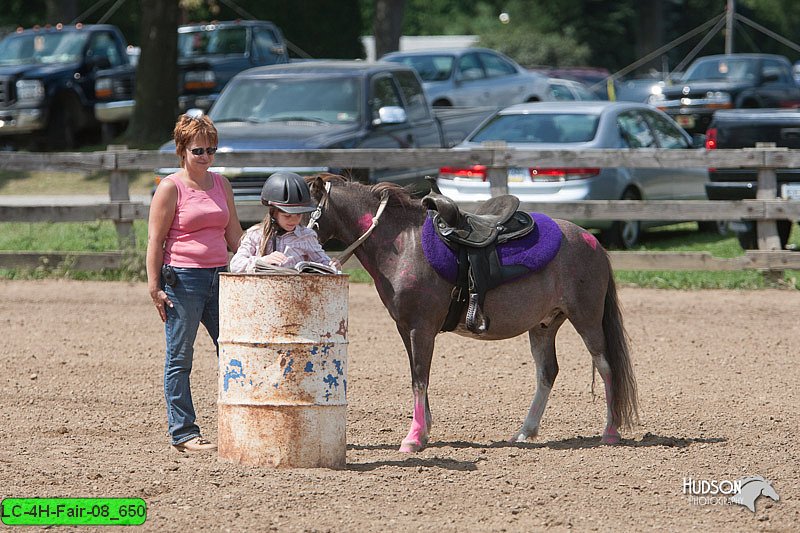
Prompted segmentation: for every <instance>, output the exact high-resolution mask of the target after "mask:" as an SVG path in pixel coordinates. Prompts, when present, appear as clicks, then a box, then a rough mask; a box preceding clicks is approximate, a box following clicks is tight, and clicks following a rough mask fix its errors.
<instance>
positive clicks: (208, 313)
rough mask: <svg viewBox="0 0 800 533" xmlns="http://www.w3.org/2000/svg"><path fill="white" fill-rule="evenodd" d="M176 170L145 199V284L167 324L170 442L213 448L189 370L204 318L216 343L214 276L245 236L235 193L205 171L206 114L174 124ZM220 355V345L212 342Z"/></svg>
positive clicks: (212, 135)
mask: <svg viewBox="0 0 800 533" xmlns="http://www.w3.org/2000/svg"><path fill="white" fill-rule="evenodd" d="M174 137H175V152H176V153H177V154H178V157H179V158H180V162H181V170H179V171H178V172H176V173H175V174H172V175H170V176H167V177H166V178H164V179H163V180H162V181H161V183H160V184H159V185H158V188H157V189H156V192H155V194H154V195H153V200H152V202H151V203H150V218H149V222H148V239H147V288H148V290H149V291H150V298H152V300H153V304H155V306H156V310H157V311H158V315H159V316H160V317H161V320H162V322H164V324H165V326H164V330H165V333H166V341H167V342H166V344H167V349H166V362H165V364H164V397H165V399H166V402H167V422H168V424H169V434H170V437H171V441H172V446H173V447H174V448H175V449H176V450H178V451H179V452H204V451H213V450H216V448H217V446H216V444H214V443H212V442H210V441H208V440H206V439H204V438H203V437H202V436H201V433H200V428H199V427H198V426H197V424H196V423H195V411H194V405H193V404H192V392H191V389H190V386H189V374H190V373H191V371H192V358H193V355H194V340H195V337H196V335H197V330H198V327H199V325H200V324H201V323H202V324H203V325H204V326H205V327H206V330H207V331H208V334H209V335H210V336H211V339H212V340H213V341H214V344H215V345H217V337H218V335H219V273H220V272H224V271H226V270H227V268H226V267H227V264H228V250H232V251H235V250H236V249H237V247H238V245H239V240H240V239H241V236H242V228H241V226H240V225H239V218H238V217H237V216H236V208H235V207H234V203H233V190H232V189H231V185H230V183H228V180H227V179H225V178H224V177H223V176H220V175H219V174H216V173H213V172H209V171H208V167H210V166H211V165H212V163H213V162H214V153H215V152H216V151H217V130H216V128H215V127H214V124H213V123H212V122H211V119H209V118H208V117H207V116H202V117H190V116H187V115H181V117H180V118H179V119H178V122H177V124H176V125H175V132H174ZM217 355H219V346H217Z"/></svg>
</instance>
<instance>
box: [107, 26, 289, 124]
mask: <svg viewBox="0 0 800 533" xmlns="http://www.w3.org/2000/svg"><path fill="white" fill-rule="evenodd" d="M288 62H289V55H288V52H287V49H286V43H285V41H284V38H283V34H282V33H281V30H280V28H278V27H277V26H276V25H275V24H273V23H272V22H269V21H266V20H236V21H224V22H214V23H211V24H187V25H184V26H180V27H178V108H179V109H180V111H181V112H184V111H186V110H188V109H192V108H197V109H201V110H203V111H208V109H209V108H210V107H211V106H212V104H213V103H214V102H215V101H216V100H217V98H218V97H219V94H220V92H221V91H222V89H223V87H225V85H226V84H227V83H228V82H229V81H230V80H231V78H233V76H235V75H236V74H238V73H239V72H241V71H242V70H245V69H248V68H251V67H257V66H262V65H273V64H277V63H288ZM135 71H136V69H135V68H133V67H129V68H125V69H112V70H108V71H104V72H100V73H98V80H97V86H98V91H99V92H100V94H99V98H98V103H97V105H96V106H95V115H96V116H97V119H98V120H99V121H100V122H102V123H103V124H106V125H112V126H107V129H108V130H110V131H115V130H119V129H121V128H122V126H124V124H125V122H127V121H128V119H129V118H130V116H131V113H133V108H134V105H135V104H134V89H135V86H136V83H135V74H136V72H135Z"/></svg>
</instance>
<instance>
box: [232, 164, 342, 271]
mask: <svg viewBox="0 0 800 533" xmlns="http://www.w3.org/2000/svg"><path fill="white" fill-rule="evenodd" d="M261 203H262V204H264V205H266V206H268V207H269V212H268V213H267V215H266V216H265V217H264V220H263V222H261V223H260V224H256V225H255V226H253V227H251V228H250V229H248V230H247V232H246V233H245V234H244V237H242V242H241V244H240V245H239V250H238V251H237V252H236V254H235V255H234V256H233V258H232V259H231V265H230V269H231V272H255V268H256V260H258V259H261V261H263V262H266V263H268V264H271V265H278V266H284V267H292V266H294V265H296V264H297V263H298V262H300V261H314V262H317V263H324V264H328V265H332V266H334V267H336V268H337V269H339V268H340V266H339V263H338V261H336V260H335V259H331V258H330V257H328V255H327V254H326V253H325V251H324V250H323V249H322V246H321V245H320V244H319V240H318V239H317V234H316V232H314V230H312V229H309V228H306V227H305V226H302V225H301V224H300V220H301V219H302V217H303V213H310V212H311V211H314V209H316V208H315V207H314V205H313V204H312V202H311V191H309V189H308V185H307V184H306V182H305V180H304V179H303V178H301V177H300V176H299V175H297V174H295V173H294V172H276V173H275V174H273V175H272V176H270V177H269V179H268V180H267V181H266V183H264V187H263V188H262V189H261Z"/></svg>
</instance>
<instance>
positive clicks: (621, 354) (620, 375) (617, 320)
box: [603, 272, 639, 428]
mask: <svg viewBox="0 0 800 533" xmlns="http://www.w3.org/2000/svg"><path fill="white" fill-rule="evenodd" d="M603 336H604V337H605V339H606V361H608V365H609V366H610V367H611V393H612V396H613V398H612V402H611V412H612V416H613V421H614V424H615V425H616V426H617V427H622V428H630V427H631V426H632V425H634V424H636V423H638V422H639V400H638V395H637V392H636V378H635V377H634V375H633V366H632V365H631V357H630V349H629V348H628V334H627V333H626V332H625V326H624V325H623V323H622V312H621V311H620V307H619V301H618V300H617V285H616V283H614V276H613V273H611V272H609V277H608V289H607V290H606V300H605V307H604V310H603Z"/></svg>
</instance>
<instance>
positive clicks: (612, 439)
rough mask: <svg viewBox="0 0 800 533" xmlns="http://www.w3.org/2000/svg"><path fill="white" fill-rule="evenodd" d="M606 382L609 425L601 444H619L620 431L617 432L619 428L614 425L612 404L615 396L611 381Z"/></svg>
mask: <svg viewBox="0 0 800 533" xmlns="http://www.w3.org/2000/svg"><path fill="white" fill-rule="evenodd" d="M604 381H605V389H606V405H608V425H607V426H606V430H605V431H604V432H603V438H602V439H601V440H600V442H602V443H603V444H619V441H620V436H619V431H617V426H615V425H614V412H613V410H612V408H611V404H612V401H613V399H614V396H613V394H612V392H611V379H606V380H604Z"/></svg>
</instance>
